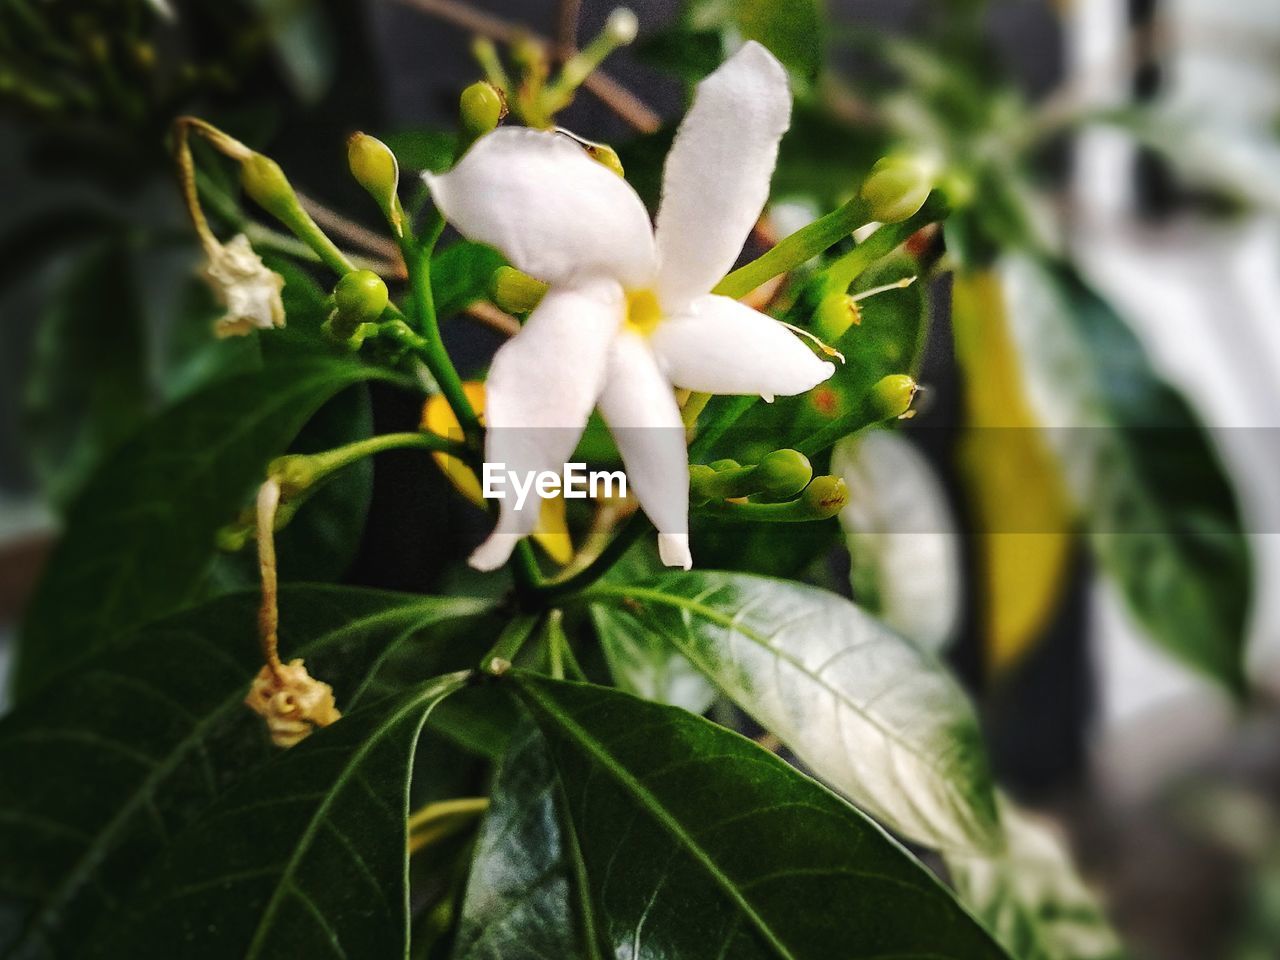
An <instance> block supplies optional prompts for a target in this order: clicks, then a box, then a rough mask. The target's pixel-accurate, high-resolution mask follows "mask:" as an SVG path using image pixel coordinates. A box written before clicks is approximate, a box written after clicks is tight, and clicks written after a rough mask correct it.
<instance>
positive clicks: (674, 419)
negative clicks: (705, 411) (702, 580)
mask: <svg viewBox="0 0 1280 960" xmlns="http://www.w3.org/2000/svg"><path fill="white" fill-rule="evenodd" d="M600 414H601V416H603V417H604V421H605V423H607V424H608V425H609V431H610V432H611V433H612V434H613V439H614V441H615V442H616V443H617V444H618V450H619V452H620V453H621V454H622V462H623V464H624V465H625V466H626V469H627V487H628V490H630V491H634V493H635V495H636V498H637V499H638V500H639V501H640V506H641V507H642V508H643V509H644V512H645V513H646V514H648V515H649V519H650V520H652V521H653V525H654V526H655V527H657V528H658V549H659V552H660V553H661V554H662V562H663V563H665V564H666V565H667V566H669V567H683V568H684V569H686V570H688V569H689V567H690V566H692V564H693V560H692V558H691V557H690V555H689V459H688V451H687V448H686V446H685V437H684V424H683V423H682V422H681V421H680V408H679V407H678V406H676V397H675V391H674V390H673V389H672V387H671V384H670V383H669V382H668V381H667V378H666V377H664V376H663V375H662V371H660V370H659V369H658V364H657V361H656V358H655V357H654V355H653V351H652V350H650V349H649V345H648V343H647V342H646V341H645V340H644V339H643V338H642V337H639V336H637V335H635V334H633V333H629V332H626V331H624V332H623V333H622V334H620V335H619V336H618V338H617V339H616V340H615V341H614V344H613V350H612V352H611V354H610V356H609V367H608V372H607V375H606V377H605V388H604V392H603V393H602V394H601V395H600Z"/></svg>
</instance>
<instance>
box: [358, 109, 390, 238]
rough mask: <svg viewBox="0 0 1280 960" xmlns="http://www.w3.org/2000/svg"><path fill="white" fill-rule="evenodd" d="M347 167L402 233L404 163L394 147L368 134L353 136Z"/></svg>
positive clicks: (384, 214)
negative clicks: (399, 194) (400, 198)
mask: <svg viewBox="0 0 1280 960" xmlns="http://www.w3.org/2000/svg"><path fill="white" fill-rule="evenodd" d="M347 166H348V167H349V168H350V169H351V176H353V177H355V180H356V182H357V183H358V184H360V186H362V187H364V188H365V190H367V191H368V193H369V196H371V197H373V200H374V202H375V203H376V204H377V205H378V208H379V209H380V210H381V211H382V214H383V216H385V217H386V218H387V219H388V220H389V221H390V222H391V225H392V226H393V227H395V228H396V232H397V233H399V232H400V219H401V217H400V202H399V198H398V196H397V190H398V189H399V187H400V164H399V162H398V161H397V160H396V155H395V154H394V153H392V152H391V148H390V147H388V146H387V145H386V144H385V143H383V142H382V141H381V140H379V139H378V138H377V137H371V136H369V135H368V134H367V133H353V134H352V135H351V136H350V137H349V138H348V139H347Z"/></svg>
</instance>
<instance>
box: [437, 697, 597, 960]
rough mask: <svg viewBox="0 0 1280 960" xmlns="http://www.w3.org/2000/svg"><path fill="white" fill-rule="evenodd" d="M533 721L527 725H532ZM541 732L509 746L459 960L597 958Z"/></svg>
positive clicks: (461, 932) (475, 866)
mask: <svg viewBox="0 0 1280 960" xmlns="http://www.w3.org/2000/svg"><path fill="white" fill-rule="evenodd" d="M526 723H527V721H526ZM563 807H564V800H563V797H562V795H561V790H560V787H559V785H558V783H557V781H556V778H555V772H554V770H553V769H552V766H551V760H550V758H549V757H548V756H547V745H546V743H545V741H544V740H543V738H542V735H541V734H539V733H537V732H536V731H526V733H525V735H523V736H520V737H517V738H516V739H515V740H514V741H513V742H512V744H511V749H510V750H509V751H508V752H507V755H506V756H505V757H504V758H503V760H502V765H501V767H500V768H499V769H498V776H497V778H496V779H495V781H494V785H493V793H492V794H491V797H490V802H489V810H488V813H487V814H486V815H485V821H484V826H483V828H482V829H481V831H480V836H479V837H478V838H477V840H476V848H475V857H474V859H473V860H472V863H471V875H470V877H469V879H468V880H467V894H466V899H465V900H464V901H463V905H462V919H461V921H460V925H459V928H458V938H457V941H456V945H455V947H454V953H453V956H454V960H546V958H548V957H584V958H585V957H598V956H599V954H598V953H597V952H596V951H595V940H594V937H595V932H594V927H593V926H592V924H593V922H594V921H593V917H592V915H591V911H590V909H589V906H588V905H587V903H586V901H585V900H584V899H583V897H584V896H586V895H587V892H586V891H584V890H583V889H582V887H581V880H580V876H581V871H582V869H583V867H582V862H581V859H580V853H579V851H578V848H577V843H576V840H575V839H574V837H573V836H572V834H571V833H569V832H568V830H569V828H568V827H567V826H566V823H565V821H564V809H563Z"/></svg>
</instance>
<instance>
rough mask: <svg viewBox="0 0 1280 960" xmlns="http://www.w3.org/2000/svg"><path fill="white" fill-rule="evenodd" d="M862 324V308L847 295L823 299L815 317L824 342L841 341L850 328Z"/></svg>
mask: <svg viewBox="0 0 1280 960" xmlns="http://www.w3.org/2000/svg"><path fill="white" fill-rule="evenodd" d="M860 323H862V308H861V307H859V306H858V301H856V300H855V299H854V298H853V297H851V296H849V295H848V294H845V293H836V294H832V295H830V296H826V297H823V298H822V301H821V302H820V303H819V304H818V312H817V315H816V316H815V317H814V326H815V328H816V333H817V334H818V336H819V337H822V338H823V339H824V340H839V339H840V338H841V337H842V336H844V334H845V331H846V330H848V329H849V328H850V327H853V326H857V325H858V324H860Z"/></svg>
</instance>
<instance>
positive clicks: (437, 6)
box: [396, 0, 662, 133]
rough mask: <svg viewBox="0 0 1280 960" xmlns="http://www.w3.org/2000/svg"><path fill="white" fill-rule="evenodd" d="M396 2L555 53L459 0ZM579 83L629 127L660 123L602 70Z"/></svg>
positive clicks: (645, 128)
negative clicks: (530, 42) (531, 43)
mask: <svg viewBox="0 0 1280 960" xmlns="http://www.w3.org/2000/svg"><path fill="white" fill-rule="evenodd" d="M396 2H398V3H401V4H404V5H405V6H408V7H413V8H414V9H416V10H420V11H422V12H423V13H426V14H430V15H431V16H434V17H438V18H440V19H441V20H446V21H448V22H449V23H452V24H454V25H455V26H458V27H461V28H462V29H463V30H467V31H469V32H471V33H475V34H479V35H480V36H482V37H488V38H490V39H491V40H498V41H500V42H502V43H512V42H514V41H516V40H525V41H532V42H533V43H536V44H539V45H540V46H541V47H542V48H543V50H545V51H546V52H547V53H548V54H554V53H555V45H554V44H553V43H552V41H550V40H549V39H547V38H546V37H543V36H540V35H538V34H536V33H533V32H531V31H529V30H528V29H526V28H525V27H522V26H520V25H519V24H515V23H511V22H510V21H508V20H504V19H502V18H501V17H495V16H493V15H492V14H489V13H485V12H483V11H481V10H477V9H475V8H474V7H473V6H471V5H470V4H468V3H465V2H462V0H396ZM582 86H583V87H584V88H585V89H587V90H589V91H591V93H592V94H594V95H595V97H596V98H597V99H598V100H599V101H600V102H601V103H603V104H604V105H605V106H606V107H608V108H609V109H610V110H612V111H613V112H614V113H615V114H617V115H618V116H619V117H620V118H621V119H622V120H623V121H625V122H626V123H627V124H628V125H629V126H631V128H632V129H634V130H636V131H638V132H640V133H655V132H657V131H658V130H659V129H660V128H661V127H662V118H661V117H660V116H658V114H657V113H655V112H654V111H653V110H652V109H651V108H650V107H648V106H647V105H646V104H645V103H644V101H642V100H641V99H640V98H639V97H637V96H636V95H635V94H634V93H632V92H631V91H630V90H628V89H627V88H626V87H624V86H623V85H622V84H620V83H619V82H618V81H617V80H614V79H613V78H612V77H611V76H609V75H608V74H607V73H605V72H604V71H603V70H596V71H595V72H594V73H592V74H591V76H589V77H587V79H586V80H585V81H583V84H582Z"/></svg>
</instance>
